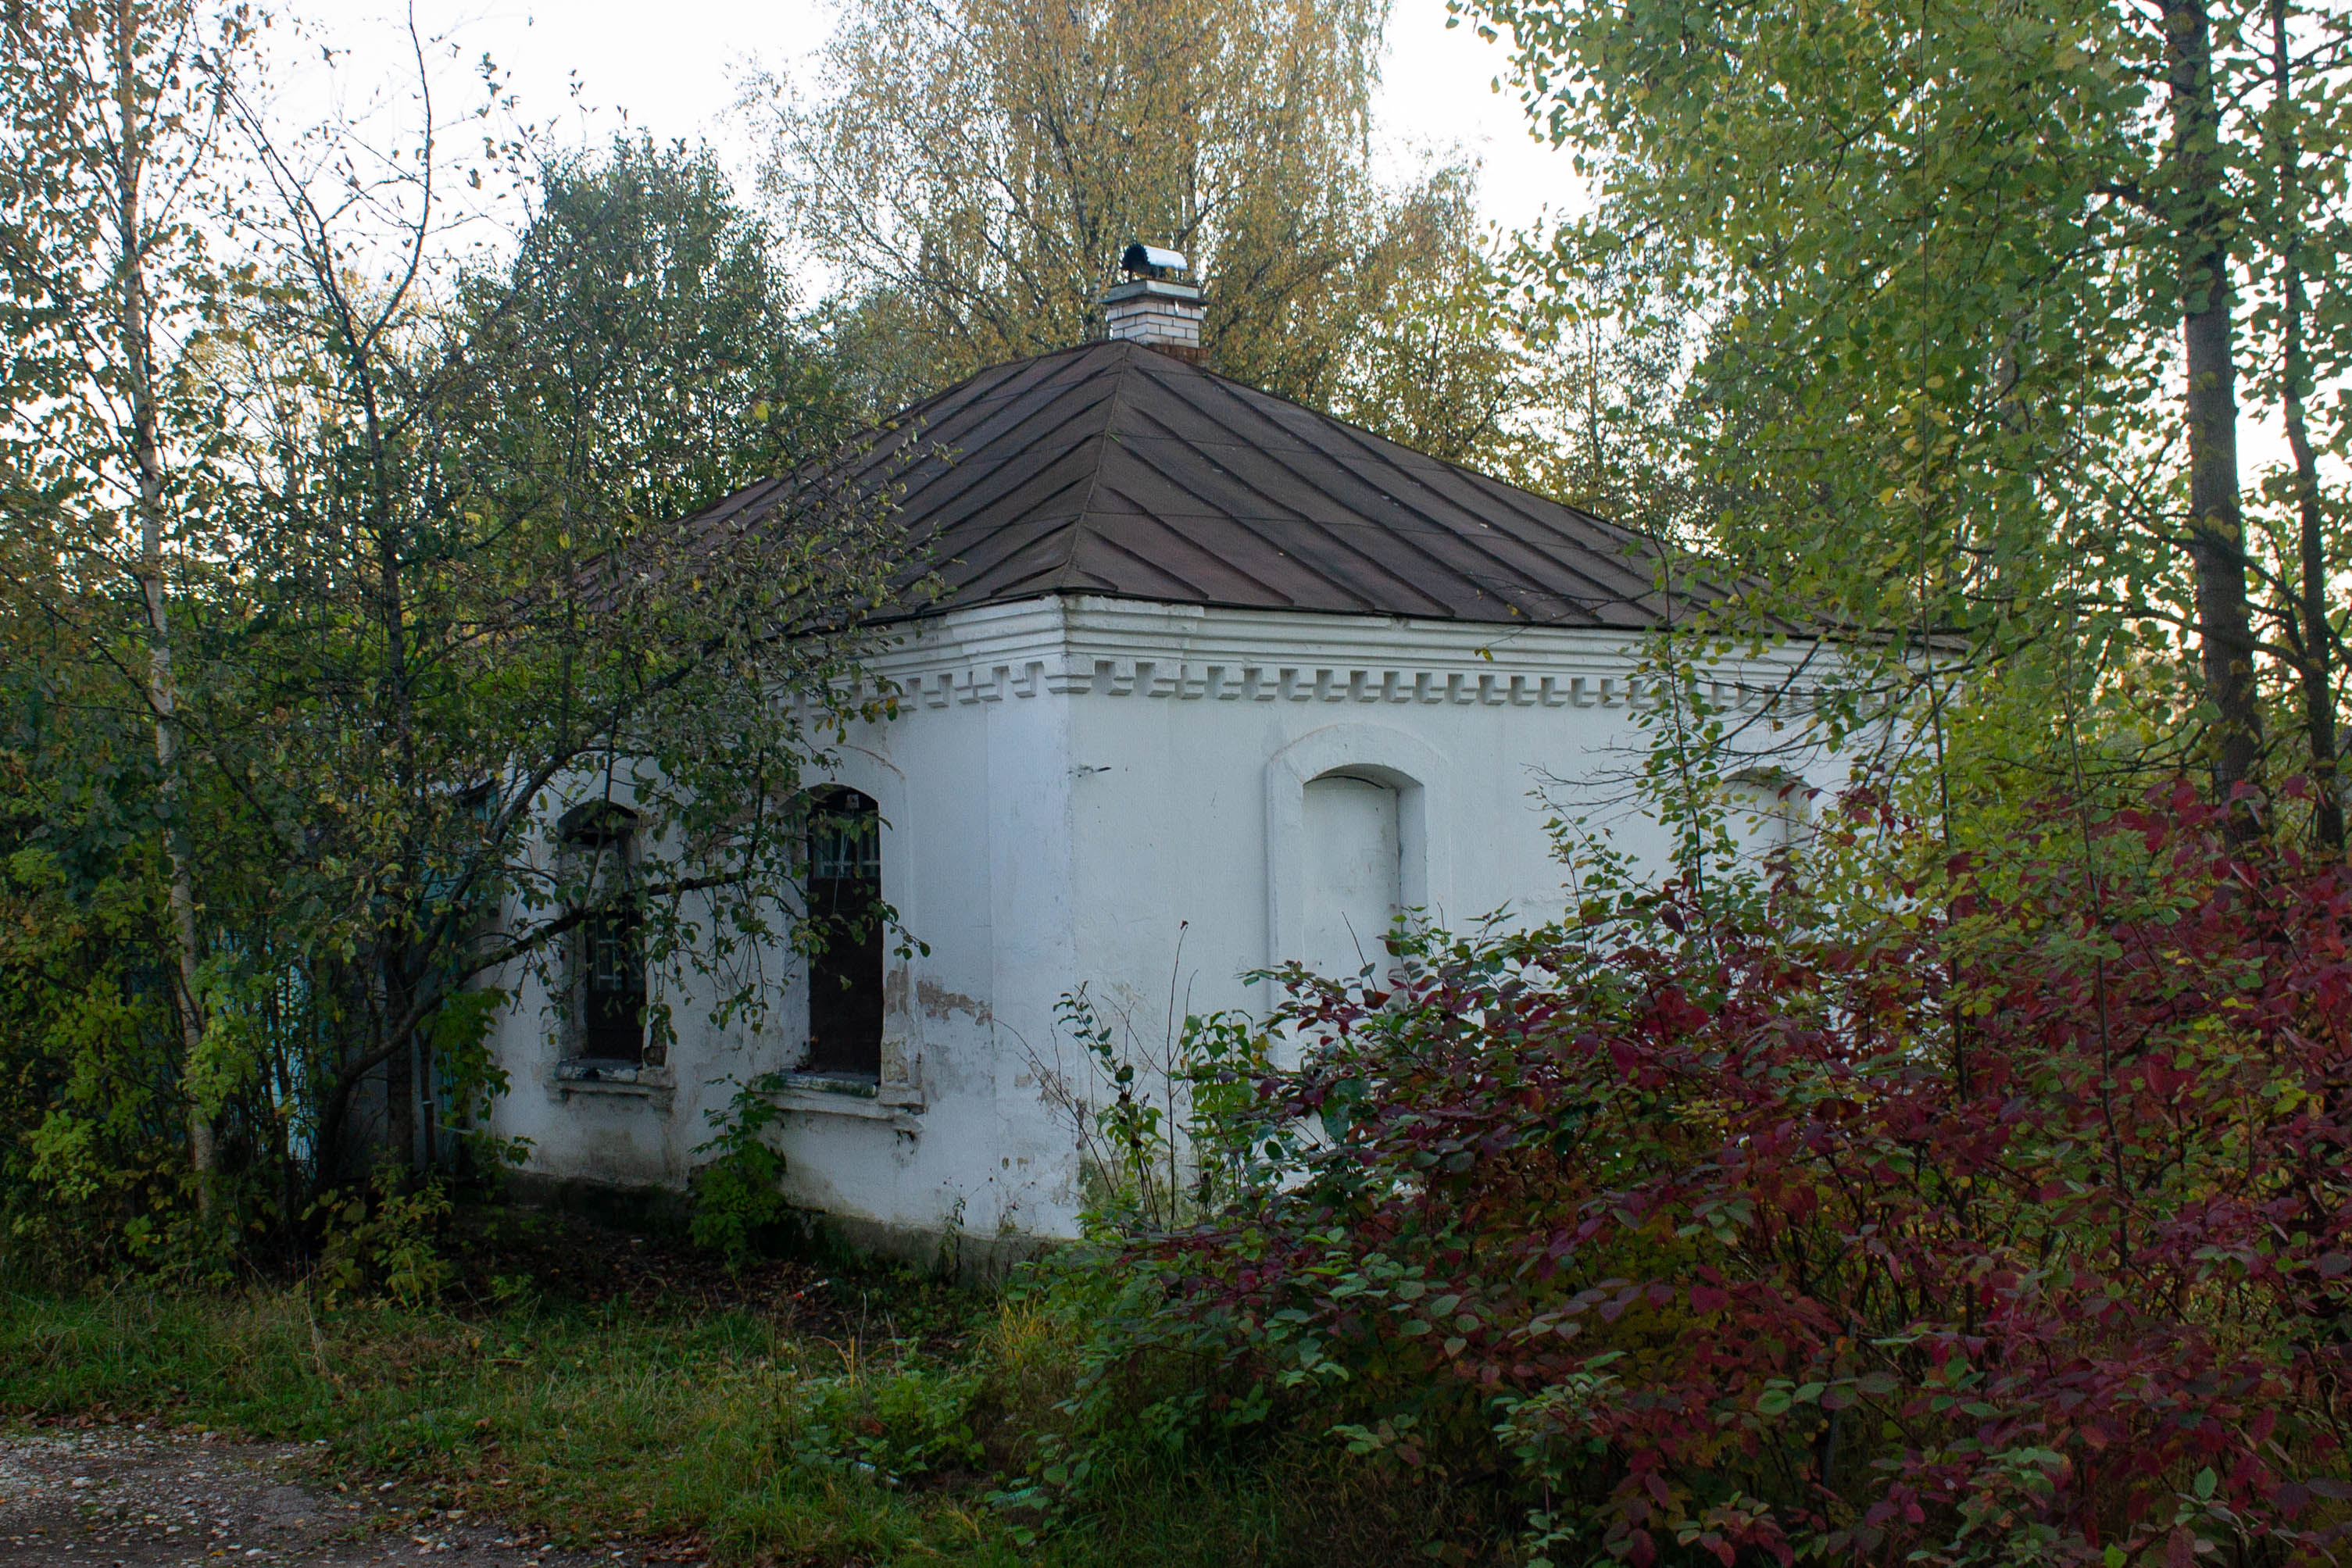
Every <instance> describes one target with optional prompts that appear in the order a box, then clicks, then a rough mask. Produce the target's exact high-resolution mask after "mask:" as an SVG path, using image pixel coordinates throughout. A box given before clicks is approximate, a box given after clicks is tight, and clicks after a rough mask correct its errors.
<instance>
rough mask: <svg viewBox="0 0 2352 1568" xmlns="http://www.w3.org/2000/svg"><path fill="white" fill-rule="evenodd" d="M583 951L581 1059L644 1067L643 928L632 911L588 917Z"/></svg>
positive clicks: (625, 910) (644, 990)
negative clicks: (630, 1063) (619, 1062)
mask: <svg viewBox="0 0 2352 1568" xmlns="http://www.w3.org/2000/svg"><path fill="white" fill-rule="evenodd" d="M583 946H584V948H585V949H586V951H585V955H584V956H585V960H586V961H585V962H584V963H583V965H582V967H583V969H584V970H585V971H586V973H585V975H584V977H583V978H584V981H585V986H584V988H585V990H586V992H587V994H586V996H585V997H583V998H582V1001H583V1006H582V1008H581V1019H580V1054H581V1055H583V1056H586V1057H593V1058H595V1059H596V1060H597V1061H627V1062H633V1063H636V1064H638V1065H643V1064H644V1061H645V1057H646V945H645V924H644V921H643V920H642V919H641V918H640V917H639V915H638V914H637V912H636V911H635V909H628V908H623V909H611V910H606V911H604V913H602V914H599V915H593V916H591V917H590V918H589V920H588V922H587V925H586V932H585V936H584V940H583Z"/></svg>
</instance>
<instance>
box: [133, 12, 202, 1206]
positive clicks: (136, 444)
mask: <svg viewBox="0 0 2352 1568" xmlns="http://www.w3.org/2000/svg"><path fill="white" fill-rule="evenodd" d="M138 26H139V18H138V8H137V6H136V5H135V3H134V0H115V5H114V11H113V16H112V34H111V37H110V40H109V41H110V44H111V46H112V55H113V61H112V64H113V68H114V84H113V85H114V102H115V112H116V114H117V115H118V117H119V118H120V120H121V124H120V127H119V140H118V141H117V142H116V148H115V171H114V174H115V184H116V196H117V204H116V222H117V224H118V225H119V229H118V232H117V234H116V235H115V243H116V246H117V251H116V267H117V269H118V271H117V277H116V280H115V282H116V287H115V302H116V303H115V308H116V319H115V329H116V334H117V340H118V342H119V344H120V347H121V354H122V359H123V366H124V369H125V370H126V371H127V372H128V374H129V382H130V388H129V390H130V401H131V458H132V463H133V465H134V466H135V467H136V469H137V471H138V472H137V477H138V486H139V503H138V512H139V587H140V592H141V597H142V601H143V603H144V607H145V611H146V627H145V632H146V639H147V706H148V711H149V714H150V716H152V721H153V723H154V727H155V771H156V789H157V792H158V796H159V800H160V803H161V806H162V816H163V850H164V855H165V858H166V860H167V861H168V862H169V866H170V877H171V888H170V894H169V907H170V912H171V923H172V941H173V946H175V947H177V948H178V950H179V988H178V1006H177V1008H176V1009H174V1010H175V1011H176V1012H177V1013H178V1015H179V1020H180V1048H181V1052H182V1063H181V1082H182V1083H183V1084H184V1086H186V1087H187V1089H188V1164H189V1167H190V1169H191V1171H192V1172H193V1173H194V1176H195V1181H196V1203H197V1207H198V1211H199V1212H200V1213H201V1214H202V1216H203V1217H204V1218H205V1220H206V1221H207V1222H209V1221H211V1220H213V1219H214V1218H216V1216H217V1213H218V1209H219V1190H218V1188H219V1183H218V1180H217V1166H218V1164H219V1155H218V1151H217V1147H216V1144H215V1137H214V1133H213V1123H212V1116H211V1113H209V1112H208V1111H207V1110H206V1109H205V1105H204V1103H203V1097H202V1095H201V1094H200V1093H198V1092H196V1090H195V1088H194V1083H193V1082H191V1081H192V1078H193V1076H194V1069H195V1066H196V1061H197V1057H198V1055H199V1053H200V1052H201V1051H202V1048H203V1044H204V1035H205V1020H204V1010H203V1002H202V1000H201V998H199V996H198V993H197V985H196V971H197V967H198V964H199V961H200V958H201V956H202V955H201V953H200V951H199V949H198V946H197V940H196V894H195V873H194V867H193V866H192V865H191V863H190V856H189V852H188V832H187V823H186V820H185V817H184V813H185V811H186V810H187V794H186V790H185V789H184V782H183V779H182V777H181V768H180V725H179V685H178V682H177V679H176V676H175V674H174V672H173V663H172V622H171V618H170V614H169V612H168V609H167V607H166V605H165V602H164V591H163V444H162V437H161V434H160V426H161V416H160V413H159V411H158V409H157V406H156V402H157V398H156V391H155V357H154V336H153V331H152V322H151V321H150V319H149V311H150V303H149V300H148V296H147V273H146V266H147V255H146V247H147V240H148V237H149V236H148V235H147V233H146V231H145V227H144V223H145V219H144V216H143V214H142V210H141V205H142V195H143V190H142V187H143V185H144V183H145V180H146V177H147V170H146V134H145V132H146V124H145V119H144V115H145V106H144V105H143V104H142V102H141V101H140V94H139V86H138V77H137V75H136V71H135V66H134V60H135V57H136V47H137V41H138Z"/></svg>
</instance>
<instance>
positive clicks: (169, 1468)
mask: <svg viewBox="0 0 2352 1568" xmlns="http://www.w3.org/2000/svg"><path fill="white" fill-rule="evenodd" d="M313 1452H314V1451H313V1450H310V1449H305V1448H301V1447H299V1446H285V1445H276V1446H273V1445H265V1444H247V1443H229V1442H223V1441H219V1440H216V1439H213V1438H207V1437H188V1436H183V1435H179V1434H173V1433H164V1432H160V1431H158V1432H152V1433H151V1432H148V1431H145V1430H143V1429H140V1428H136V1427H96V1428H90V1429H86V1430H65V1429H58V1428H34V1429H26V1428H16V1429H13V1430H0V1568H67V1565H75V1564H88V1565H90V1568H182V1565H186V1568H227V1565H228V1564H231V1563H235V1564H239V1565H245V1564H250V1565H252V1568H362V1564H386V1563H411V1564H413V1563H417V1562H418V1561H419V1560H420V1559H428V1558H435V1557H440V1556H443V1555H445V1554H446V1555H450V1556H455V1557H457V1558H458V1559H459V1560H460V1561H462V1562H463V1563H467V1564H469V1565H478V1568H592V1565H593V1568H612V1564H614V1563H629V1564H640V1563H700V1562H702V1561H704V1559H703V1558H702V1555H701V1554H700V1552H697V1551H694V1550H692V1549H690V1548H684V1549H682V1548H680V1547H679V1546H677V1545H676V1544H663V1543H653V1542H622V1541H614V1542H606V1543H605V1544H604V1546H603V1547H602V1548H600V1549H598V1550H597V1551H594V1552H560V1551H556V1550H554V1549H552V1548H551V1547H548V1546H547V1545H546V1544H545V1543H544V1542H541V1541H537V1540H534V1539H532V1538H530V1537H527V1536H518V1535H517V1534H516V1533H514V1532H513V1531H509V1530H508V1529H506V1528H504V1527H502V1526H500V1525H499V1523H497V1522H496V1521H493V1520H488V1519H481V1518H477V1517H472V1516H469V1515H467V1513H466V1511H464V1510H462V1509H456V1510H449V1511H438V1510H435V1509H431V1508H427V1507H425V1506H423V1505H422V1504H420V1503H419V1502H417V1501H416V1500H415V1499H413V1498H405V1497H404V1496H403V1495H402V1489H400V1488H398V1487H397V1486H392V1485H386V1486H383V1487H382V1488H381V1489H377V1488H373V1487H362V1486H359V1485H357V1484H355V1483H351V1482H345V1483H343V1484H342V1486H341V1487H339V1486H338V1485H337V1484H336V1483H335V1482H334V1481H333V1480H332V1479H321V1478H320V1475H319V1473H318V1471H317V1469H316V1467H315V1465H313V1464H312V1463H310V1459H311V1456H312V1454H313Z"/></svg>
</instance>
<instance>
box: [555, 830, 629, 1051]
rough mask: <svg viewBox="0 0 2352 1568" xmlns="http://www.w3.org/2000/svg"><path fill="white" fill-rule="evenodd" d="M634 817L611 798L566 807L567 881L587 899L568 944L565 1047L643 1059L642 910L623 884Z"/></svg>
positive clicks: (564, 840) (626, 882)
mask: <svg viewBox="0 0 2352 1568" xmlns="http://www.w3.org/2000/svg"><path fill="white" fill-rule="evenodd" d="M635 838H636V819H635V817H634V816H632V815H631V814H630V813H629V812H627V811H625V810H621V809H620V808H619V807H617V806H603V805H600V806H594V807H590V808H585V809H583V810H581V811H578V812H575V813H573V814H572V818H571V819H570V820H568V821H567V822H566V824H565V828H564V835H563V847H564V852H565V853H566V854H567V855H568V856H570V857H571V859H572V878H573V879H574V885H575V886H576V887H577V888H579V889H580V891H581V894H582V895H583V897H584V898H586V899H587V900H588V901H590V903H591V904H592V905H593V907H592V908H591V909H590V912H589V914H588V915H587V917H586V918H585V919H583V921H582V922H581V923H580V925H578V926H576V927H575V928H574V931H573V936H572V1055H573V1056H574V1057H577V1058H580V1059H582V1060H584V1061H597V1062H609V1063H615V1064H623V1065H626V1066H631V1067H641V1066H643V1065H645V1063H646V944H645V916H644V913H643V911H641V910H640V909H639V908H638V906H637V903H636V899H635V895H634V894H632V893H631V892H630V891H629V886H628V881H629V866H630V857H631V855H632V853H633V852H634V851H635Z"/></svg>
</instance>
